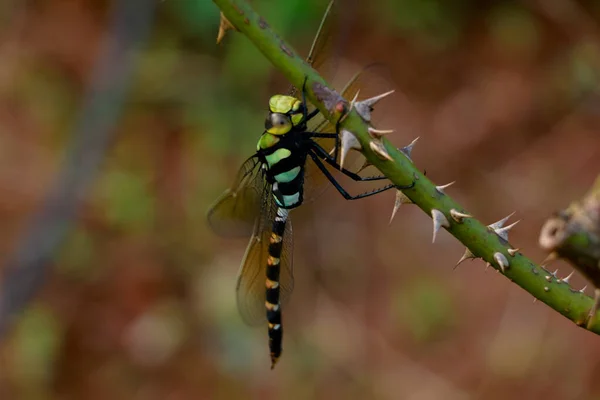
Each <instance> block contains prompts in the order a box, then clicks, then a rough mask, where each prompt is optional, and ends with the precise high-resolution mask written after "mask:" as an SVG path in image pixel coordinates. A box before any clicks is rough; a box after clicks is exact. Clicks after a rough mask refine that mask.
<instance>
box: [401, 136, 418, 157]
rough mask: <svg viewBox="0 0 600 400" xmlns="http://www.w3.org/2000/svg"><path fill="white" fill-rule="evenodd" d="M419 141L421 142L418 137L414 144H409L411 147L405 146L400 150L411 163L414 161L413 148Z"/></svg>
mask: <svg viewBox="0 0 600 400" xmlns="http://www.w3.org/2000/svg"><path fill="white" fill-rule="evenodd" d="M417 140H419V137H418V136H417V138H416V139H415V140H413V141H412V142H410V144H409V145H407V146H404V147H402V148H399V149H398V150H400V151H401V152H403V153H404V155H405V156H406V157H407V158H408V159H409V160H410V161H412V158H411V154H412V150H413V147H414V146H415V143H417Z"/></svg>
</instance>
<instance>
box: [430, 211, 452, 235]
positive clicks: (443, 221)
mask: <svg viewBox="0 0 600 400" xmlns="http://www.w3.org/2000/svg"><path fill="white" fill-rule="evenodd" d="M431 218H432V219H433V239H432V241H431V243H435V238H436V236H437V233H438V231H439V230H440V228H441V227H442V226H443V227H445V228H450V222H449V221H448V219H447V218H446V216H445V215H444V213H442V212H441V211H440V210H437V209H435V208H434V209H433V210H431Z"/></svg>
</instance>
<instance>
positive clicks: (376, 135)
mask: <svg viewBox="0 0 600 400" xmlns="http://www.w3.org/2000/svg"><path fill="white" fill-rule="evenodd" d="M367 131H368V132H369V135H370V136H371V137H372V138H373V139H381V138H382V137H383V136H384V135H387V134H388V133H392V132H394V130H393V129H375V128H373V127H372V126H369V127H368V128H367Z"/></svg>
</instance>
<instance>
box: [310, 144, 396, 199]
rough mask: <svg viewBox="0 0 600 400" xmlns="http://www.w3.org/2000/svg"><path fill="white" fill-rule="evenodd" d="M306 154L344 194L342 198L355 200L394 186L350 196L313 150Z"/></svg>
mask: <svg viewBox="0 0 600 400" xmlns="http://www.w3.org/2000/svg"><path fill="white" fill-rule="evenodd" d="M308 155H309V156H310V158H312V160H313V161H314V162H315V164H317V167H318V168H319V169H320V170H321V172H322V173H323V175H325V177H326V178H327V179H328V180H329V182H331V184H332V185H333V187H335V188H336V189H337V191H338V192H340V194H341V195H342V196H344V198H345V199H346V200H357V199H364V198H365V197H369V196H373V195H375V194H378V193H381V192H384V191H386V190H389V189H392V188H393V187H395V185H386V186H384V187H382V188H379V189H375V190H373V191H371V192H366V193H361V194H359V195H356V196H352V195H350V194H349V193H348V192H347V191H346V190H345V189H344V188H343V187H342V185H340V184H339V182H338V181H337V180H336V179H335V178H334V177H333V175H331V172H329V171H328V170H327V168H325V166H324V165H323V162H322V161H321V159H320V158H319V157H318V156H317V155H316V154H315V153H314V151H312V150H311V151H309V152H308Z"/></svg>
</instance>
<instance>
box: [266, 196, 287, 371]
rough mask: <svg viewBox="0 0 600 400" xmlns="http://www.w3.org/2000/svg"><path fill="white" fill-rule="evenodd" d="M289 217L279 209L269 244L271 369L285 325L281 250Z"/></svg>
mask: <svg viewBox="0 0 600 400" xmlns="http://www.w3.org/2000/svg"><path fill="white" fill-rule="evenodd" d="M287 217H288V210H286V209H283V208H278V209H277V215H276V216H275V220H274V221H273V232H272V233H271V238H270V242H269V256H268V258H267V279H266V282H265V286H266V291H267V292H266V302H265V307H266V308H267V321H268V327H269V350H270V352H271V369H273V367H274V366H275V363H276V362H277V360H278V359H279V357H280V356H281V351H282V345H281V344H282V339H283V325H282V322H281V305H280V303H279V293H280V284H279V272H280V265H281V250H282V248H283V234H284V232H285V224H286V221H287Z"/></svg>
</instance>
